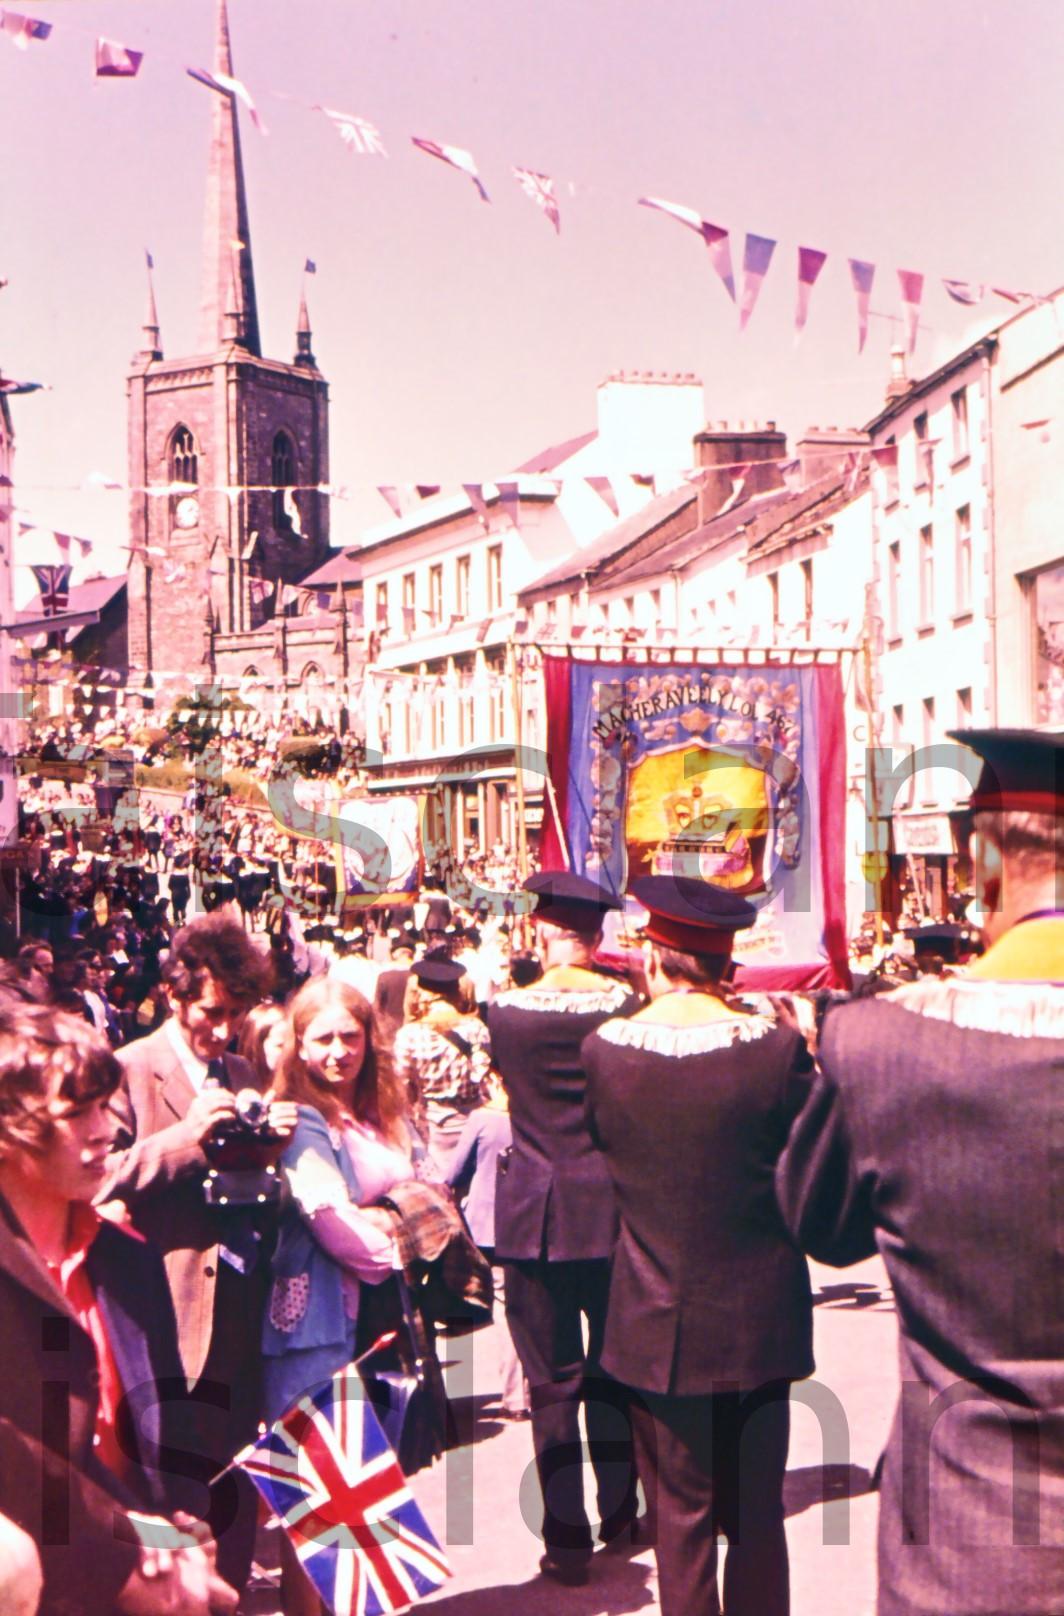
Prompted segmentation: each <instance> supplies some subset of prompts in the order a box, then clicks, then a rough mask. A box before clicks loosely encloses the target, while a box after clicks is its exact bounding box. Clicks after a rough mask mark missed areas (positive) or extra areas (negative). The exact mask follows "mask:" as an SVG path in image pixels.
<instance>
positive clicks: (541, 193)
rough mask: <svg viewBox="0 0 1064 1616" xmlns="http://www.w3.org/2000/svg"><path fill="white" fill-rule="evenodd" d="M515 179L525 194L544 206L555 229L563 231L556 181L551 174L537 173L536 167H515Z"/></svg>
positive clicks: (539, 205)
mask: <svg viewBox="0 0 1064 1616" xmlns="http://www.w3.org/2000/svg"><path fill="white" fill-rule="evenodd" d="M512 172H513V176H514V179H515V180H516V181H517V183H518V185H520V187H521V189H522V191H524V193H525V195H526V196H528V197H531V199H532V201H533V202H534V203H535V204H536V206H537V207H538V208H542V210H543V212H544V213H545V214H546V215H547V218H548V219H549V220H550V222H551V224H552V225H553V226H554V228H555V230H557V231H558V232H559V234H560V233H561V228H562V220H561V214H560V213H559V212H558V199H557V197H556V196H555V195H554V181H553V180H552V179H551V177H550V175H549V174H537V173H536V171H535V169H534V168H514V169H513V170H512Z"/></svg>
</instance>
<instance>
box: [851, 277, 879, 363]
mask: <svg viewBox="0 0 1064 1616" xmlns="http://www.w3.org/2000/svg"><path fill="white" fill-rule="evenodd" d="M850 278H851V279H852V281H853V289H854V293H855V295H856V298H857V352H858V353H863V352H864V345H865V342H866V341H867V338H868V309H869V305H870V304H871V301H872V282H873V281H874V280H875V278H876V266H875V264H866V263H864V262H863V260H862V259H860V258H851V259H850Z"/></svg>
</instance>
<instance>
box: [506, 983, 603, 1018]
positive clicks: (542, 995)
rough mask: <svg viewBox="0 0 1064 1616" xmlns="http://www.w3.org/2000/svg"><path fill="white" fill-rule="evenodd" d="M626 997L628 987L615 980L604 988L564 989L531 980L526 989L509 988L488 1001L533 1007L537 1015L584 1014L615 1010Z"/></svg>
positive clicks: (530, 1008)
mask: <svg viewBox="0 0 1064 1616" xmlns="http://www.w3.org/2000/svg"><path fill="white" fill-rule="evenodd" d="M630 996H631V989H630V988H626V987H623V986H622V985H621V984H620V983H619V982H618V983H616V984H611V985H608V986H607V987H605V988H573V989H570V990H569V991H568V992H566V991H565V990H564V989H561V988H537V987H536V985H535V983H533V984H532V986H531V987H529V988H511V989H510V991H509V992H508V993H500V994H499V995H498V997H497V998H495V999H493V1000H492V1003H493V1004H496V1005H508V1006H509V1007H510V1008H511V1009H514V1010H537V1011H539V1012H540V1013H541V1014H556V1013H557V1012H559V1011H561V1012H562V1013H564V1014H568V1015H573V1016H588V1015H598V1014H599V1013H600V1012H601V1011H603V1010H605V1011H606V1012H607V1014H608V1013H610V1012H612V1011H617V1010H619V1009H620V1008H621V1005H622V1004H623V1003H624V1001H625V1000H626V999H627V998H629V997H630Z"/></svg>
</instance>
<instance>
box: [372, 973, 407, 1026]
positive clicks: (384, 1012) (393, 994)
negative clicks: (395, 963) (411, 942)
mask: <svg viewBox="0 0 1064 1616" xmlns="http://www.w3.org/2000/svg"><path fill="white" fill-rule="evenodd" d="M409 980H410V972H409V970H408V969H407V968H406V967H404V968H403V969H402V970H389V971H382V972H381V974H380V975H379V976H378V978H377V985H376V987H375V988H374V990H373V1008H374V1010H376V1012H377V1014H378V1016H379V1017H380V1022H381V1028H382V1030H383V1032H384V1035H385V1038H386V1039H388V1040H391V1039H393V1038H394V1037H395V1035H396V1033H397V1032H398V1031H399V1028H400V1027H401V1026H402V1025H403V1006H404V1004H405V1002H406V984H407V983H408V982H409Z"/></svg>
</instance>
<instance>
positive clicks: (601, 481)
mask: <svg viewBox="0 0 1064 1616" xmlns="http://www.w3.org/2000/svg"><path fill="white" fill-rule="evenodd" d="M635 480H636V481H638V480H639V479H638V478H637V479H635ZM584 481H585V482H586V483H587V486H588V487H589V488H593V489H594V491H595V493H596V494H597V495H598V496H599V498H600V499H602V500H604V501H605V503H606V504H607V505H608V506H609V508H610V510H611V511H612V512H613V514H614V516H620V514H621V512H620V508H619V506H618V504H617V495H616V494H615V493H614V492H613V484H612V483H611V482H610V479H609V478H608V477H585V478H584Z"/></svg>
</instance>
